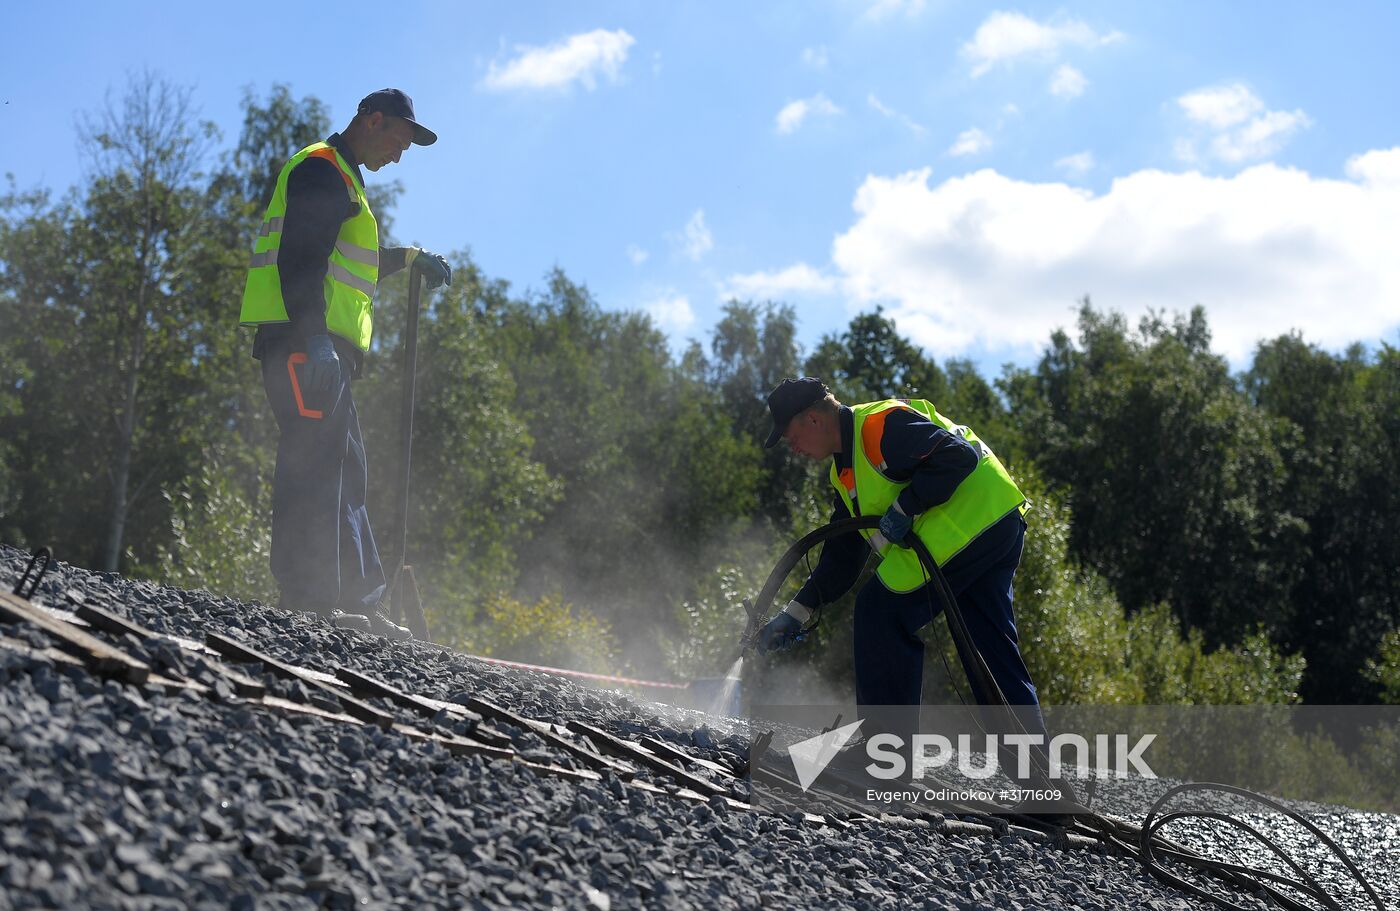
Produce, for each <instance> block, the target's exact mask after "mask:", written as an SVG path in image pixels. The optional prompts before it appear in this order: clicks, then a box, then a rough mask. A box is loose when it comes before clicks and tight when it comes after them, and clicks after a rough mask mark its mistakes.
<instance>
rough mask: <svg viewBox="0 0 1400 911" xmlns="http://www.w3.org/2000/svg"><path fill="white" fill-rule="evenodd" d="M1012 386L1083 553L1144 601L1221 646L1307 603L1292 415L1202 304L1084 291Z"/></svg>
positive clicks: (1032, 445) (1118, 586)
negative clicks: (1177, 313)
mask: <svg viewBox="0 0 1400 911" xmlns="http://www.w3.org/2000/svg"><path fill="white" fill-rule="evenodd" d="M1004 388H1005V389H1006V390H1007V393H1008V395H1009V397H1010V399H1011V403H1012V405H1011V409H1012V412H1013V414H1014V415H1015V417H1014V422H1015V424H1016V430H1017V431H1019V433H1018V435H1019V436H1020V438H1021V439H1022V440H1023V441H1024V442H1023V445H1025V446H1026V448H1027V449H1028V450H1029V451H1030V452H1031V453H1032V455H1033V457H1034V459H1035V461H1036V463H1037V464H1038V465H1039V466H1040V468H1041V471H1042V473H1043V475H1044V476H1045V478H1046V479H1047V481H1048V482H1049V483H1050V484H1051V485H1052V486H1053V487H1056V488H1058V489H1062V490H1064V491H1065V492H1066V493H1067V495H1068V497H1069V502H1070V505H1071V508H1072V510H1073V513H1074V525H1073V532H1072V535H1071V552H1072V554H1073V555H1074V556H1075V557H1076V559H1079V560H1082V561H1083V562H1084V563H1085V565H1087V566H1089V567H1092V568H1094V569H1095V570H1097V571H1098V572H1100V573H1102V574H1103V575H1104V576H1105V577H1106V578H1107V579H1108V580H1109V581H1110V583H1111V584H1112V585H1113V587H1114V590H1115V591H1116V592H1117V594H1118V596H1119V598H1120V599H1121V600H1122V602H1123V603H1124V604H1125V605H1126V606H1127V607H1128V608H1129V609H1132V610H1136V609H1139V608H1143V607H1146V606H1148V605H1150V604H1153V603H1156V602H1158V601H1166V602H1167V603H1169V604H1170V605H1171V606H1172V609H1173V610H1174V611H1175V613H1176V615H1177V616H1178V618H1179V619H1180V620H1181V622H1182V623H1183V624H1184V625H1186V626H1195V627H1199V628H1200V629H1201V630H1202V631H1203V632H1204V633H1205V635H1206V641H1207V642H1208V643H1210V644H1218V643H1221V642H1229V641H1232V640H1234V639H1236V638H1238V637H1239V636H1242V635H1244V634H1246V633H1248V632H1250V631H1252V630H1253V629H1254V628H1255V627H1256V626H1257V625H1260V624H1262V625H1264V627H1265V628H1266V629H1267V630H1268V631H1269V632H1270V633H1271V634H1277V633H1278V632H1280V631H1281V630H1282V629H1284V628H1285V627H1286V625H1287V623H1288V621H1289V617H1290V613H1291V611H1292V609H1293V605H1294V602H1293V601H1292V591H1293V587H1294V586H1295V585H1296V583H1297V581H1298V579H1299V577H1300V575H1301V571H1302V570H1301V566H1300V559H1301V555H1302V542H1303V531H1304V527H1303V523H1302V522H1301V521H1300V520H1299V519H1298V518H1297V517H1296V516H1295V515H1294V514H1293V513H1292V512H1291V510H1290V508H1289V505H1288V504H1287V503H1286V502H1285V501H1284V500H1283V498H1282V493H1283V490H1284V483H1285V481H1286V469H1285V465H1284V461H1283V456H1282V451H1283V450H1284V449H1285V448H1286V447H1288V446H1289V445H1291V444H1292V443H1293V439H1294V438H1293V433H1292V428H1291V427H1289V426H1288V424H1287V423H1286V422H1283V421H1280V420H1278V419H1277V418H1273V417H1271V416H1269V415H1267V414H1264V413H1262V412H1260V411H1259V410H1258V409H1256V408H1254V407H1252V405H1251V404H1250V402H1249V401H1248V400H1247V399H1246V398H1245V396H1244V395H1243V394H1242V393H1241V392H1240V391H1239V390H1238V388H1237V387H1236V386H1235V384H1234V382H1233V380H1232V379H1231V377H1230V375H1229V372H1228V370H1227V368H1226V365H1225V362H1224V360H1223V359H1221V358H1220V357H1218V356H1216V355H1214V354H1212V353H1211V352H1210V350H1209V331H1208V330H1207V328H1206V324H1205V315H1204V312H1203V311H1201V310H1200V309H1199V308H1197V309H1196V311H1194V312H1193V313H1192V314H1191V316H1190V317H1189V318H1184V319H1183V318H1178V319H1176V320H1175V321H1174V322H1172V323H1167V322H1166V321H1165V320H1163V319H1162V318H1161V317H1160V316H1153V317H1149V318H1147V319H1144V320H1143V321H1142V323H1141V324H1140V326H1139V328H1138V331H1137V332H1136V333H1135V334H1134V333H1129V332H1128V330H1127V327H1126V325H1125V323H1124V321H1123V319H1122V317H1120V316H1117V315H1109V316H1105V315H1101V314H1099V313H1098V312H1096V311H1095V310H1093V309H1092V308H1091V307H1090V306H1089V304H1088V303H1087V302H1086V303H1085V305H1084V307H1083V308H1082V309H1081V311H1080V340H1079V346H1078V347H1077V348H1076V347H1075V346H1074V345H1072V344H1071V343H1070V342H1069V340H1068V338H1067V337H1066V336H1065V335H1064V334H1063V333H1057V334H1056V335H1055V337H1054V338H1053V339H1052V342H1051V347H1050V349H1049V350H1047V352H1046V353H1045V355H1044V356H1043V357H1042V358H1041V361H1040V364H1039V365H1038V366H1037V368H1036V369H1035V370H1033V371H1029V370H1028V371H1013V372H1012V373H1011V374H1009V375H1008V377H1007V379H1006V381H1005V383H1004Z"/></svg>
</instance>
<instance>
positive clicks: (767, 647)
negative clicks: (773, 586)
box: [758, 601, 812, 655]
mask: <svg viewBox="0 0 1400 911" xmlns="http://www.w3.org/2000/svg"><path fill="white" fill-rule="evenodd" d="M794 613H796V614H798V615H799V616H793V614H794ZM811 616H812V611H811V609H810V608H807V607H805V606H804V605H801V604H798V603H797V602H796V601H792V602H789V603H788V606H787V607H786V608H784V609H783V610H782V612H781V613H779V614H778V615H777V616H776V617H774V618H773V619H772V620H769V621H768V625H767V626H765V627H763V631H762V632H760V633H759V634H758V653H759V654H760V655H766V654H768V653H769V652H782V651H786V650H788V649H789V648H792V647H793V646H794V645H796V644H797V643H798V642H799V641H801V640H800V638H799V635H800V634H801V632H802V624H803V623H805V622H806V619H807V618H808V617H811Z"/></svg>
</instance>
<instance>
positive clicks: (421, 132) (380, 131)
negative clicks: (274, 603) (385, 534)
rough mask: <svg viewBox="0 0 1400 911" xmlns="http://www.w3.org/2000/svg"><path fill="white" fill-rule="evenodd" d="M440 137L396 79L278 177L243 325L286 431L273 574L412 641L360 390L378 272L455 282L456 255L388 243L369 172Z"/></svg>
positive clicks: (291, 600)
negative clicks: (380, 519) (376, 522)
mask: <svg viewBox="0 0 1400 911" xmlns="http://www.w3.org/2000/svg"><path fill="white" fill-rule="evenodd" d="M436 141H437V134H435V133H434V132H433V131H432V130H429V129H428V128H427V127H425V126H423V125H422V124H421V123H419V122H418V121H417V118H416V117H415V116H414V112H413V100H412V99H411V98H409V97H408V95H406V94H404V93H403V92H402V91H401V90H399V89H382V90H380V91H377V92H373V93H371V94H370V95H368V96H366V97H365V98H364V100H362V101H361V102H360V104H359V107H358V109H357V110H356V112H355V116H354V118H353V119H351V121H350V125H349V126H347V127H346V128H345V129H344V130H343V131H342V132H340V133H335V134H333V135H331V136H330V137H329V138H328V139H326V140H325V141H324V142H316V143H312V144H311V145H309V146H307V147H306V148H304V149H302V150H301V151H300V152H297V153H296V154H295V155H293V156H292V157H291V160H289V161H288V162H287V163H286V165H284V166H283V168H282V171H281V173H280V174H278V175H277V184H276V186H275V188H274V189H273V191H272V199H271V201H270V202H269V203H268V205H267V212H266V214H265V215H264V216H263V222H262V227H261V228H260V229H259V231H258V237H257V240H256V241H255V244H254V248H253V254H252V257H251V259H250V260H249V263H248V279H247V282H246V284H245V286H244V291H243V306H242V311H241V313H240V316H239V321H240V323H241V324H242V325H244V326H253V327H256V328H257V334H256V336H255V337H254V340H253V357H255V358H257V359H258V360H259V361H261V362H262V375H263V387H264V389H265V390H266V391H267V400H268V402H269V403H270V404H271V405H272V411H273V414H274V415H275V416H276V418H277V426H278V428H279V429H280V431H281V439H280V440H279V441H278V445H277V469H276V473H275V474H274V476H273V480H272V574H273V576H274V577H275V578H276V579H277V585H278V588H279V589H280V591H281V604H282V606H283V607H284V608H287V609H295V610H301V611H305V612H310V613H315V614H319V615H321V616H323V617H325V618H326V619H327V620H329V621H330V622H331V623H332V625H335V626H338V627H341V628H347V629H358V630H362V631H366V632H373V633H377V634H379V635H382V636H388V637H390V638H395V639H402V638H407V637H408V636H410V635H411V633H410V632H409V630H408V629H406V628H405V627H402V626H399V625H398V624H395V623H393V622H391V621H390V620H389V618H388V617H387V615H386V614H385V611H384V608H383V603H382V599H383V597H384V594H385V579H384V569H383V567H382V566H381V564H380V562H379V552H378V550H377V549H376V548H375V545H374V533H373V532H372V531H371V530H370V524H369V514H368V512H366V509H365V488H366V483H367V474H366V462H365V448H364V441H363V439H362V437H361V435H360V419H359V415H358V413H357V412H356V410H355V402H354V399H353V398H352V397H351V394H350V381H351V379H352V378H353V377H356V376H359V375H360V371H361V367H362V364H363V362H364V356H365V353H366V352H367V351H369V346H370V340H371V337H372V334H373V329H374V304H373V300H374V292H375V287H376V285H377V284H378V282H379V279H380V278H381V277H383V276H385V275H389V274H392V273H394V272H397V271H399V270H400V269H403V268H406V267H410V266H412V267H415V268H417V269H419V271H420V272H421V273H422V274H423V276H424V279H425V282H426V284H427V287H428V288H429V289H432V288H436V287H439V286H441V285H443V284H451V280H452V270H451V268H450V267H449V266H448V264H447V260H446V259H444V258H443V257H442V256H439V255H437V254H433V253H428V252H426V251H424V250H422V249H420V248H418V247H388V248H386V247H382V246H380V244H379V226H378V223H377V222H376V221H375V218H374V213H373V212H372V211H371V210H370V205H369V200H368V199H367V198H366V196H365V185H364V175H363V174H362V173H361V168H365V169H368V170H370V171H378V170H379V169H380V168H382V167H384V166H385V165H389V164H394V163H397V162H398V160H399V159H400V157H402V155H403V153H404V152H406V151H407V150H408V148H409V146H410V145H421V146H426V145H432V144H433V143H434V142H436Z"/></svg>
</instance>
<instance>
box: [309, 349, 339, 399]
mask: <svg viewBox="0 0 1400 911" xmlns="http://www.w3.org/2000/svg"><path fill="white" fill-rule="evenodd" d="M302 385H303V386H304V387H305V388H306V389H308V390H310V391H312V392H319V393H322V394H324V393H328V392H330V391H331V390H332V389H335V388H336V387H337V386H339V385H340V356H339V355H338V354H336V353H335V345H334V344H332V343H331V337H330V336H329V335H313V336H311V337H310V338H308V339H307V340H306V367H305V368H304V369H303V372H302Z"/></svg>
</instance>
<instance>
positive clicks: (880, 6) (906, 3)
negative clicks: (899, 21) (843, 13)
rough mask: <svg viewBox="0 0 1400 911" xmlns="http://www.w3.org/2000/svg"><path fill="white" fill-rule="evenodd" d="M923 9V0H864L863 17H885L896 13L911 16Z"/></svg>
mask: <svg viewBox="0 0 1400 911" xmlns="http://www.w3.org/2000/svg"><path fill="white" fill-rule="evenodd" d="M923 11H924V0H866V7H865V18H867V19H871V20H874V21H877V22H878V21H879V20H881V19H887V18H889V17H890V16H893V15H894V14H896V13H904V15H906V16H908V17H910V18H913V17H914V16H917V15H919V13H921V12H923Z"/></svg>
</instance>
